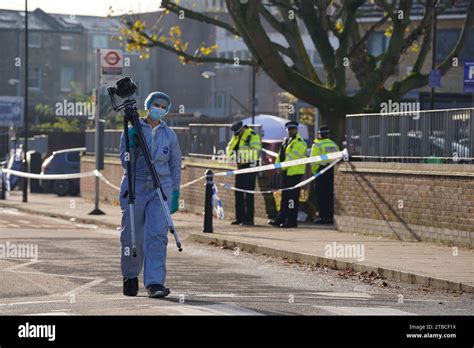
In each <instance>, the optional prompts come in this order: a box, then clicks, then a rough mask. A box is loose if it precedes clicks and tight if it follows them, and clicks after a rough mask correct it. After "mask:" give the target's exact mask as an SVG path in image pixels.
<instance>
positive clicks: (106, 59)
mask: <svg viewBox="0 0 474 348" xmlns="http://www.w3.org/2000/svg"><path fill="white" fill-rule="evenodd" d="M100 55H101V59H100V73H101V78H100V85H101V86H105V87H108V86H114V85H115V82H116V81H117V80H119V79H120V78H121V77H122V73H123V51H122V50H113V49H101V50H100Z"/></svg>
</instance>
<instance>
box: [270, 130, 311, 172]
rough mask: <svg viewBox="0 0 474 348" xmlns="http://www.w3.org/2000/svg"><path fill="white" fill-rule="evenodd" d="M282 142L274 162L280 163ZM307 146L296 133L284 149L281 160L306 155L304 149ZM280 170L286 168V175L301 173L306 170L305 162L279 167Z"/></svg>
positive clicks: (286, 160)
mask: <svg viewBox="0 0 474 348" xmlns="http://www.w3.org/2000/svg"><path fill="white" fill-rule="evenodd" d="M285 141H286V138H285V139H284V140H283V144H284V143H285ZM283 144H282V146H281V148H280V152H279V153H278V156H277V159H276V161H275V163H280V154H281V151H282V150H283ZM307 149H308V146H306V141H304V139H303V138H302V137H301V135H300V134H299V133H298V134H297V135H296V137H295V138H294V139H293V140H291V142H290V143H289V144H288V146H287V147H286V149H285V160H284V161H283V162H288V161H293V160H296V159H300V158H304V157H306V150H307ZM281 169H282V170H286V175H288V176H293V175H302V174H304V172H305V171H306V164H297V165H296V166H291V167H286V168H281Z"/></svg>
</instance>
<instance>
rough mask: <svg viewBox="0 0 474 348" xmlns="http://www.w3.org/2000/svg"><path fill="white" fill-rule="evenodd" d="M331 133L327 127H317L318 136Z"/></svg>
mask: <svg viewBox="0 0 474 348" xmlns="http://www.w3.org/2000/svg"><path fill="white" fill-rule="evenodd" d="M328 133H331V129H329V127H328V126H321V127H319V134H328Z"/></svg>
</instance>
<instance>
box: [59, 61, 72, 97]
mask: <svg viewBox="0 0 474 348" xmlns="http://www.w3.org/2000/svg"><path fill="white" fill-rule="evenodd" d="M73 81H74V69H73V68H67V67H62V68H61V92H71V91H72V82H73Z"/></svg>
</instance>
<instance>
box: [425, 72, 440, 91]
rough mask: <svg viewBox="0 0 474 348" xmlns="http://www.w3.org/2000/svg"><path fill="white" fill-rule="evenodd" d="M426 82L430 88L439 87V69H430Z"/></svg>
mask: <svg viewBox="0 0 474 348" xmlns="http://www.w3.org/2000/svg"><path fill="white" fill-rule="evenodd" d="M428 84H429V85H430V87H431V88H438V87H441V71H439V70H438V69H436V70H431V72H430V76H429V82H428Z"/></svg>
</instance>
